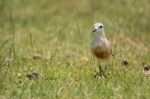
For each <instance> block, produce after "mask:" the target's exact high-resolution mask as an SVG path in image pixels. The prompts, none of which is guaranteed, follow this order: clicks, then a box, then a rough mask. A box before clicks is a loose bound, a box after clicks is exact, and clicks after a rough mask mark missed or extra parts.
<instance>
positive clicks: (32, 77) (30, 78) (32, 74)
mask: <svg viewBox="0 0 150 99" xmlns="http://www.w3.org/2000/svg"><path fill="white" fill-rule="evenodd" d="M39 77H40V74H39V73H37V72H33V73H30V74H27V78H28V79H29V80H32V79H38V78H39Z"/></svg>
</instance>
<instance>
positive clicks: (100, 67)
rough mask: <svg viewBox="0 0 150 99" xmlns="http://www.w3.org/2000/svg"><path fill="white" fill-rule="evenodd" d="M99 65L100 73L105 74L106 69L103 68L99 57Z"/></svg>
mask: <svg viewBox="0 0 150 99" xmlns="http://www.w3.org/2000/svg"><path fill="white" fill-rule="evenodd" d="M98 65H99V75H100V76H105V71H104V70H103V68H102V65H101V63H100V60H99V59H98Z"/></svg>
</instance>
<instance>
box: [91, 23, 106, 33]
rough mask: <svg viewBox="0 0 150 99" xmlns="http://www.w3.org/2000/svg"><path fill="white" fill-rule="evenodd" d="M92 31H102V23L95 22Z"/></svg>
mask: <svg viewBox="0 0 150 99" xmlns="http://www.w3.org/2000/svg"><path fill="white" fill-rule="evenodd" d="M92 32H104V25H103V24H102V23H95V24H94V25H93V31H92Z"/></svg>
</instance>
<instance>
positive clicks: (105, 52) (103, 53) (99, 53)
mask: <svg viewBox="0 0 150 99" xmlns="http://www.w3.org/2000/svg"><path fill="white" fill-rule="evenodd" d="M92 52H93V54H94V55H95V56H96V57H97V58H100V59H107V58H109V57H110V55H111V51H110V49H108V48H107V49H106V48H100V47H97V48H94V49H92Z"/></svg>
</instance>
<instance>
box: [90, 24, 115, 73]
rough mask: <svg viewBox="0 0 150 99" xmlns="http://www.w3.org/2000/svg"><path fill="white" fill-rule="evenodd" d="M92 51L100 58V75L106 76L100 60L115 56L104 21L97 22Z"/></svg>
mask: <svg viewBox="0 0 150 99" xmlns="http://www.w3.org/2000/svg"><path fill="white" fill-rule="evenodd" d="M92 34H93V35H92V42H91V51H92V54H93V55H94V56H95V57H96V58H97V59H98V65H99V72H100V75H103V76H105V71H104V70H103V68H102V66H101V64H100V60H107V59H108V58H109V57H110V56H111V55H112V56H113V52H112V47H111V42H110V41H109V40H108V39H107V37H106V35H105V31H104V25H103V24H102V23H95V24H94V25H93V30H92Z"/></svg>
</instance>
